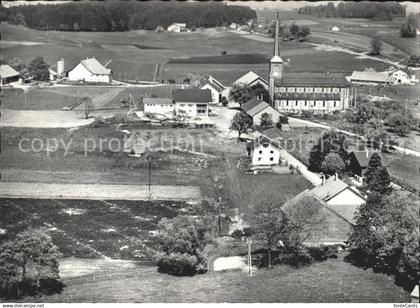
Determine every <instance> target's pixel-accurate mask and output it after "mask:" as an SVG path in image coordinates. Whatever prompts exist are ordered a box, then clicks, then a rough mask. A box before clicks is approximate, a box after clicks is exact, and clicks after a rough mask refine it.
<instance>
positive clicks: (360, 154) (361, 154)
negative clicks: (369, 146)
mask: <svg viewBox="0 0 420 308" xmlns="http://www.w3.org/2000/svg"><path fill="white" fill-rule="evenodd" d="M374 153H377V152H374V151H353V152H351V153H350V154H349V155H354V156H355V157H356V159H357V161H358V162H359V165H360V167H362V168H366V167H367V166H368V165H369V160H370V158H371V157H372V155H373V154H374ZM378 155H379V156H380V157H381V159H382V162H384V160H383V157H382V155H381V154H380V153H378Z"/></svg>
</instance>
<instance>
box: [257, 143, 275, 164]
mask: <svg viewBox="0 0 420 308" xmlns="http://www.w3.org/2000/svg"><path fill="white" fill-rule="evenodd" d="M266 145H268V146H267V147H264V145H263V144H260V145H258V146H256V147H255V148H254V149H253V151H252V153H251V155H252V158H251V159H252V164H253V165H255V166H260V165H277V164H278V163H279V161H280V151H279V150H278V149H277V148H276V147H274V146H273V145H271V144H269V143H267V144H266ZM271 158H272V159H271Z"/></svg>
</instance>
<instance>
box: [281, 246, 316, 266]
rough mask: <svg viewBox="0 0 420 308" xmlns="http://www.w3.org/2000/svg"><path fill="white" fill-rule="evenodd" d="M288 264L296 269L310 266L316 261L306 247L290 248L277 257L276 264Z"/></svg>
mask: <svg viewBox="0 0 420 308" xmlns="http://www.w3.org/2000/svg"><path fill="white" fill-rule="evenodd" d="M277 262H278V263H279V264H287V265H290V266H294V267H301V266H306V265H310V264H312V263H313V262H314V259H313V258H312V257H311V255H310V254H309V252H308V250H307V249H306V248H304V247H290V248H287V249H285V251H284V252H283V253H281V254H279V256H278V257H277V260H276V263H277Z"/></svg>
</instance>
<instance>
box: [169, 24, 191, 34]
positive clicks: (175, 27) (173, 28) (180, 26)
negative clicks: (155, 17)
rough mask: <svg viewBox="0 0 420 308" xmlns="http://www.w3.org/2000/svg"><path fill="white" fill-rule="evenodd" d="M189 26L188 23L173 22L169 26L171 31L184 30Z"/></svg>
mask: <svg viewBox="0 0 420 308" xmlns="http://www.w3.org/2000/svg"><path fill="white" fill-rule="evenodd" d="M186 28H187V24H186V23H173V24H171V25H170V26H168V31H169V32H183V31H185V30H186Z"/></svg>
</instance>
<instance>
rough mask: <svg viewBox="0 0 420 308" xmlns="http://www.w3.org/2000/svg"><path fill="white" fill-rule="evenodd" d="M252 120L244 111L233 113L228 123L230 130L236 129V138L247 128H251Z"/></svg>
mask: <svg viewBox="0 0 420 308" xmlns="http://www.w3.org/2000/svg"><path fill="white" fill-rule="evenodd" d="M252 125H253V120H252V117H251V116H250V115H249V114H247V113H246V112H244V111H241V112H238V113H236V114H235V115H234V117H233V119H232V122H231V124H230V129H231V130H236V131H237V132H238V139H239V138H240V137H241V134H243V133H246V132H247V131H248V129H250V128H252Z"/></svg>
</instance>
